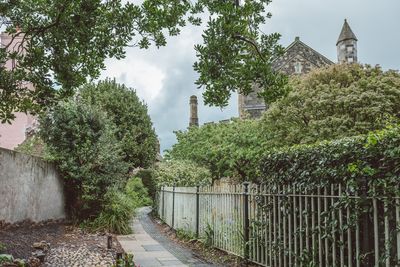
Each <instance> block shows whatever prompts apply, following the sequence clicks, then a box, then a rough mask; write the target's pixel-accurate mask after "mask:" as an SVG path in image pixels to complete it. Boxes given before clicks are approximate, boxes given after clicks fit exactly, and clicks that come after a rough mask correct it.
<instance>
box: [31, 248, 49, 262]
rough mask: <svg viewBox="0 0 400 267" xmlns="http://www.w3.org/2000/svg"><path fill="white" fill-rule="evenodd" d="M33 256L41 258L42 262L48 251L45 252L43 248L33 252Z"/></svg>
mask: <svg viewBox="0 0 400 267" xmlns="http://www.w3.org/2000/svg"><path fill="white" fill-rule="evenodd" d="M32 256H33V257H35V258H37V259H39V260H40V262H44V258H45V257H46V253H44V252H43V251H42V250H36V251H35V252H32Z"/></svg>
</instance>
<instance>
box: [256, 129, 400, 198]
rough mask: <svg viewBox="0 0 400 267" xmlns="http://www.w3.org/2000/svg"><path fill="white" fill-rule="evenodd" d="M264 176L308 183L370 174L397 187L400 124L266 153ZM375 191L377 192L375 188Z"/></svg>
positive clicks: (372, 180) (371, 180)
mask: <svg viewBox="0 0 400 267" xmlns="http://www.w3.org/2000/svg"><path fill="white" fill-rule="evenodd" d="M263 172H264V179H267V180H272V181H275V182H278V183H288V182H292V183H301V184H302V185H303V186H306V187H310V188H311V187H313V186H315V185H324V184H326V183H328V182H346V181H350V180H351V181H353V182H355V183H357V182H358V181H360V180H361V179H362V178H365V177H366V178H368V182H369V183H381V184H385V185H387V186H388V188H390V185H394V186H393V188H397V186H396V185H397V184H398V182H399V175H400V126H393V127H388V128H387V129H384V130H379V131H374V132H370V133H369V134H368V135H360V136H356V137H350V138H343V139H340V140H334V141H324V142H320V143H317V144H313V145H298V146H293V147H288V148H285V149H280V150H274V151H270V152H268V153H266V155H265V158H264V159H263ZM373 193H374V194H375V193H376V192H373Z"/></svg>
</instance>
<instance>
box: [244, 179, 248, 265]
mask: <svg viewBox="0 0 400 267" xmlns="http://www.w3.org/2000/svg"><path fill="white" fill-rule="evenodd" d="M249 184H250V183H249V182H244V183H243V239H244V240H243V241H244V259H245V261H246V262H247V261H248V259H249V240H250V220H249Z"/></svg>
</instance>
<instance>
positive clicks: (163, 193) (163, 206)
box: [161, 186, 165, 222]
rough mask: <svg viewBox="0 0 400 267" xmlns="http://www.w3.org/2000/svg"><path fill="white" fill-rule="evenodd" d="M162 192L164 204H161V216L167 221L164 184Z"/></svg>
mask: <svg viewBox="0 0 400 267" xmlns="http://www.w3.org/2000/svg"><path fill="white" fill-rule="evenodd" d="M161 193H162V206H161V214H162V215H161V216H162V219H163V221H164V222H165V188H164V186H162V187H161Z"/></svg>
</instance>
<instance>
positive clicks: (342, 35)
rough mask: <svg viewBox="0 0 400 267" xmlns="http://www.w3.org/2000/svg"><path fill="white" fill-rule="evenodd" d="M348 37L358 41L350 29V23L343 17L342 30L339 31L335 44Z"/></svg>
mask: <svg viewBox="0 0 400 267" xmlns="http://www.w3.org/2000/svg"><path fill="white" fill-rule="evenodd" d="M349 39H353V40H356V41H358V40H357V37H356V35H355V34H354V33H353V31H352V30H351V28H350V25H349V24H348V23H347V19H345V20H344V24H343V27H342V31H341V32H340V35H339V38H338V40H337V42H336V45H337V44H338V43H340V42H342V41H345V40H349Z"/></svg>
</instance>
